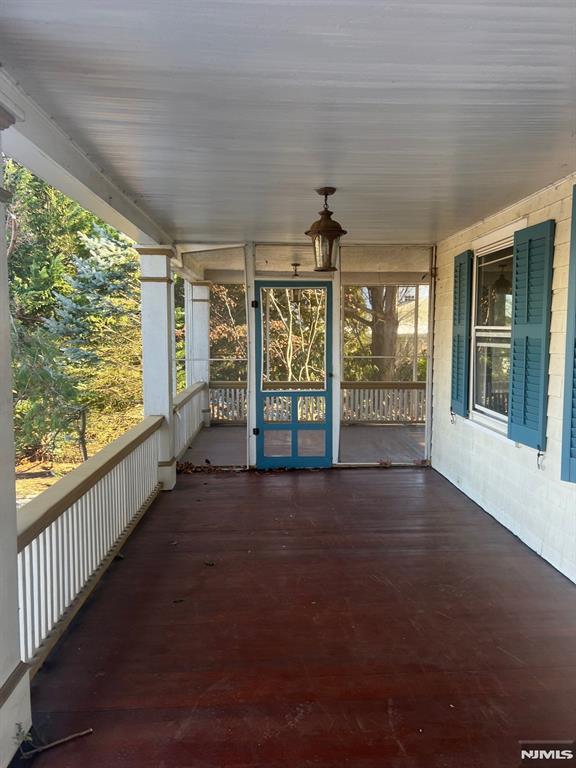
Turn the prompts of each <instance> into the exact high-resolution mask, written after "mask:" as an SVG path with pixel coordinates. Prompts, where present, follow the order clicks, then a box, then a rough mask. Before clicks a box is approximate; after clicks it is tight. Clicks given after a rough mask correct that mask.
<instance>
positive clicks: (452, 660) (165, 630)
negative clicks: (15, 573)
mask: <svg viewBox="0 0 576 768" xmlns="http://www.w3.org/2000/svg"><path fill="white" fill-rule="evenodd" d="M122 554H123V559H122V560H118V561H116V562H115V563H114V564H113V565H112V566H111V568H110V569H109V571H108V574H107V576H106V577H105V579H103V580H102V582H101V583H100V586H99V587H98V589H97V590H96V592H95V593H94V595H93V597H92V598H91V600H90V601H89V603H87V604H86V606H85V607H84V608H83V609H82V611H81V612H80V614H79V615H78V616H77V618H76V620H75V621H74V623H73V625H72V626H71V627H70V630H69V631H68V633H67V634H66V636H65V637H64V638H63V640H62V642H61V643H60V645H59V647H58V648H57V649H56V651H55V652H54V653H53V654H52V655H51V656H50V657H49V659H48V661H47V663H46V664H45V665H44V667H43V668H42V669H41V670H40V672H39V673H38V674H37V675H36V677H35V678H34V682H33V685H32V706H33V711H34V713H35V718H34V719H35V724H36V728H37V732H38V734H39V736H40V737H41V738H42V739H44V740H45V741H46V742H50V741H52V740H55V739H57V738H60V737H62V736H64V735H66V734H69V733H74V732H78V731H82V730H84V729H86V728H89V727H91V728H93V729H94V733H93V734H92V735H91V736H87V737H85V738H83V739H80V740H78V741H76V742H74V743H70V744H68V745H64V746H62V747H60V748H58V749H57V750H54V751H53V752H52V753H50V752H47V753H46V754H45V755H42V756H41V757H40V758H39V759H38V760H37V762H36V763H35V765H38V766H39V768H52V767H54V768H77V766H79V765H82V766H85V768H101V767H102V766H112V765H117V766H122V768H128V767H129V766H130V767H131V766H134V767H135V768H136V767H138V768H140V767H141V766H144V765H146V766H148V765H150V766H152V765H154V766H161V765H165V766H170V768H180V767H182V768H184V766H191V765H194V766H196V765H198V766H199V765H202V766H204V767H205V768H224V766H227V767H228V766H229V767H230V768H232V766H246V765H250V766H262V767H264V766H266V768H280V767H281V766H282V767H283V766H286V768H288V767H290V768H293V766H304V765H310V766H312V765H314V766H323V767H324V766H326V768H327V767H328V766H334V765H347V764H350V765H354V766H359V765H361V766H365V768H381V766H382V765H389V766H395V768H415V767H416V766H419V767H420V766H421V767H422V768H444V766H446V765H453V766H466V768H473V767H474V766H478V768H480V766H482V768H484V766H488V765H489V766H490V767H491V768H500V767H501V768H510V766H513V765H517V764H519V763H518V760H519V741H520V740H525V739H527V738H528V737H529V736H531V735H533V734H537V735H538V738H539V739H542V740H545V739H552V740H553V739H557V738H558V735H559V734H564V733H573V732H574V730H575V728H576V706H575V705H576V680H575V679H574V675H573V669H574V663H575V660H576V648H575V644H574V642H573V638H574V631H575V619H574V616H575V615H576V592H575V590H574V588H573V586H572V585H571V583H570V582H568V581H567V580H566V579H565V578H564V577H563V576H561V575H560V574H558V573H557V572H556V571H554V569H552V568H551V567H550V566H549V565H548V564H546V563H545V562H544V561H543V560H541V559H540V558H538V557H536V556H535V555H533V554H532V553H530V552H529V551H528V550H527V549H526V548H525V547H524V545H523V544H522V543H521V542H519V541H518V539H517V538H515V537H514V536H513V535H512V534H511V533H509V532H508V531H506V530H505V529H504V528H503V527H502V526H500V525H499V524H498V523H497V522H495V521H494V520H493V519H492V518H491V517H490V516H489V515H487V514H486V513H484V512H483V511H482V510H481V509H480V508H479V507H477V506H476V505H475V504H473V503H472V502H471V501H470V500H469V499H467V498H466V496H464V494H463V493H461V492H460V491H458V490H457V489H456V488H454V486H453V485H451V484H450V483H449V482H448V481H446V480H445V479H444V478H442V477H441V476H439V475H438V474H437V473H435V472H434V471H432V470H425V469H420V470H410V471H407V470H402V469H397V470H395V469H390V470H386V471H377V470H358V469H350V470H331V471H330V472H317V471H316V472H309V471H308V472H307V471H297V472H288V473H286V472H283V473H268V474H256V473H224V474H222V473H219V474H214V473H211V474H210V473H206V474H193V475H181V476H179V479H178V484H177V486H176V489H175V490H174V491H173V492H172V493H171V494H163V495H162V496H161V498H160V499H158V500H157V501H156V502H155V504H154V505H153V507H152V508H151V509H150V510H149V512H148V514H147V515H146V517H145V518H144V519H143V520H142V522H141V523H140V524H139V526H138V529H137V530H136V531H135V532H134V534H133V536H132V537H131V539H130V541H129V542H128V543H127V545H126V546H125V547H124V548H123V550H122Z"/></svg>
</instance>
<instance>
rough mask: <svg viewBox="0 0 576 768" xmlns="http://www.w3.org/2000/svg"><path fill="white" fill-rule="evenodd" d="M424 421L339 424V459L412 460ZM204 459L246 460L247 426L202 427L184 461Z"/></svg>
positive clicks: (217, 462)
mask: <svg viewBox="0 0 576 768" xmlns="http://www.w3.org/2000/svg"><path fill="white" fill-rule="evenodd" d="M424 452H425V451H424V425H423V424H406V425H404V424H386V425H369V424H354V425H342V429H341V432H340V461H342V462H343V463H370V462H372V463H378V462H379V461H380V460H381V459H384V460H386V459H389V460H391V461H392V462H393V463H395V464H413V463H414V462H415V461H419V460H421V459H423V458H424ZM206 459H208V461H209V462H210V464H212V465H213V466H215V467H227V466H243V465H245V464H246V427H228V426H215V427H211V428H210V429H203V430H202V431H201V432H200V434H199V435H198V436H197V437H196V439H195V440H194V442H193V443H192V445H191V446H190V448H189V449H188V451H186V453H185V454H184V457H183V461H188V462H190V463H191V464H196V465H197V466H204V465H205V464H206Z"/></svg>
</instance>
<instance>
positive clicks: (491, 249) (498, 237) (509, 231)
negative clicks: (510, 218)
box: [468, 218, 528, 435]
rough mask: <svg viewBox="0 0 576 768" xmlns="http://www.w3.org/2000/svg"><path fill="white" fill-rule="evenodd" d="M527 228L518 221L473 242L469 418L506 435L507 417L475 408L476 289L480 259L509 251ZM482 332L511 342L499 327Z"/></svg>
mask: <svg viewBox="0 0 576 768" xmlns="http://www.w3.org/2000/svg"><path fill="white" fill-rule="evenodd" d="M527 226H528V221H527V219H525V218H524V219H518V220H516V221H514V222H512V224H508V225H507V226H505V227H501V228H500V229H497V230H494V231H493V232H489V233H488V234H487V235H483V236H482V237H479V238H477V239H476V240H474V241H473V242H472V251H473V252H474V260H473V269H472V302H471V317H470V329H471V332H470V377H469V381H468V387H469V390H468V398H469V402H470V409H469V418H470V420H471V421H475V422H477V423H478V424H482V425H483V426H485V427H488V428H489V429H492V430H494V431H495V432H499V433H500V434H503V435H506V434H507V433H508V417H507V416H502V414H500V413H497V412H496V411H491V410H490V409H488V408H483V407H482V406H477V405H476V404H475V384H476V307H477V301H478V296H477V285H478V282H477V281H478V260H479V258H480V257H481V256H488V255H489V254H491V253H495V252H496V251H502V250H504V249H505V248H510V246H513V245H514V233H515V232H516V231H517V230H519V229H524V228H525V227H527ZM483 331H485V332H487V333H490V332H492V335H493V336H498V335H502V337H503V338H504V337H505V338H508V334H506V336H504V334H503V333H502V329H501V328H500V327H499V326H498V327H497V328H496V327H490V326H486V327H485V328H483Z"/></svg>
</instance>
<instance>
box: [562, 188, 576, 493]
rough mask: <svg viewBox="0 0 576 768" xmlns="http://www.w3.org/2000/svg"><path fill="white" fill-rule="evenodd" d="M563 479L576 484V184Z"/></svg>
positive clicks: (573, 209) (569, 282)
mask: <svg viewBox="0 0 576 768" xmlns="http://www.w3.org/2000/svg"><path fill="white" fill-rule="evenodd" d="M562 480H568V481H570V482H572V483H576V186H575V187H574V189H573V192H572V232H571V237H570V275H569V278H568V325H567V328H566V375H565V376H564V420H563V424H562Z"/></svg>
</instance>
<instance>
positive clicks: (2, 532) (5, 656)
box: [0, 105, 31, 768]
mask: <svg viewBox="0 0 576 768" xmlns="http://www.w3.org/2000/svg"><path fill="white" fill-rule="evenodd" d="M12 122H13V119H12V117H11V115H10V114H9V113H8V112H6V111H5V110H4V109H3V108H2V106H1V105H0V131H2V129H4V128H8V126H10V125H11V124H12ZM0 136H1V133H0ZM1 178H2V177H1V175H0V181H1ZM8 200H9V195H8V194H7V193H5V191H4V190H3V189H2V188H1V187H0V492H1V495H2V500H1V502H0V766H2V768H3V767H4V766H6V765H8V763H9V762H10V760H11V759H12V756H13V754H14V752H15V751H16V748H17V746H18V745H17V742H16V741H15V738H16V735H17V730H18V727H20V728H21V729H22V731H24V732H26V731H27V730H28V729H29V728H30V725H31V714H30V683H29V680H28V669H27V666H26V664H24V663H22V661H21V657H20V628H19V612H18V562H17V552H18V544H17V523H16V490H15V485H14V422H13V402H12V363H11V351H10V311H9V296H8V263H7V254H6V237H5V231H4V228H5V217H6V211H5V203H6V202H7V201H8Z"/></svg>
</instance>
